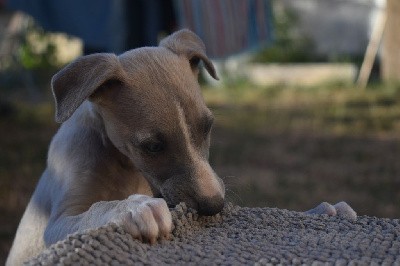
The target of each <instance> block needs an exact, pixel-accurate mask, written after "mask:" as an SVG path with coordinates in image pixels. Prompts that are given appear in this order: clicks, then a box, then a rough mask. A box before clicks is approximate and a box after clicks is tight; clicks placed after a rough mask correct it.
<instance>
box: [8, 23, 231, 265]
mask: <svg viewBox="0 0 400 266" xmlns="http://www.w3.org/2000/svg"><path fill="white" fill-rule="evenodd" d="M200 61H203V62H204V65H205V67H206V69H207V71H208V72H209V73H210V75H211V76H212V77H214V78H217V75H216V73H215V70H214V67H213V65H212V63H211V62H210V61H209V59H208V58H207V56H206V54H205V47H204V44H203V43H202V41H201V40H200V39H199V37H198V36H196V35H195V34H194V33H192V32H190V31H188V30H182V31H179V32H176V33H175V34H173V35H171V36H169V37H168V38H166V39H164V40H163V41H162V42H161V43H160V46H159V47H145V48H140V49H135V50H131V51H128V52H126V53H124V54H122V55H120V56H115V55H113V54H94V55H89V56H85V57H81V58H79V59H77V60H76V61H75V62H73V63H71V64H70V65H68V66H67V67H65V68H64V69H63V70H61V71H60V72H59V73H58V74H56V75H55V76H54V77H53V79H52V89H53V93H54V97H55V101H56V121H57V122H64V123H63V124H62V126H61V128H60V129H59V131H58V133H57V134H56V135H55V137H54V138H53V140H52V142H51V145H50V148H49V154H48V164H47V169H46V170H45V172H44V173H43V176H42V177H41V179H40V181H39V184H38V186H37V188H36V190H35V192H34V194H33V196H32V199H31V201H30V203H29V205H28V207H27V209H26V211H25V214H24V216H23V218H22V220H21V223H20V225H19V228H18V231H17V234H16V237H15V240H14V244H13V247H12V250H11V252H10V254H9V257H8V261H7V264H10V265H15V264H21V263H22V262H23V261H25V260H26V259H29V258H30V257H32V256H35V255H37V254H38V253H39V252H40V251H42V250H43V249H44V248H45V247H46V246H49V245H51V244H53V243H55V242H57V241H58V240H61V239H63V238H65V237H66V236H67V235H68V234H71V233H74V232H77V231H82V230H85V229H89V228H95V227H98V226H101V225H105V224H107V223H110V222H114V223H117V224H119V225H121V226H122V227H123V228H124V229H125V230H127V231H128V232H130V233H131V234H132V235H133V236H134V237H135V238H138V239H141V240H143V241H147V242H151V243H153V242H155V241H156V240H157V238H162V237H166V236H168V234H169V233H170V231H171V226H172V222H171V214H170V212H169V209H168V206H167V203H168V205H171V206H172V205H175V204H177V203H179V202H181V201H183V202H186V204H187V205H188V206H190V207H192V208H194V209H197V210H198V211H199V212H200V213H201V214H205V215H212V214H215V213H218V212H219V211H220V210H221V209H222V208H223V206H224V195H225V189H224V185H223V182H222V181H221V179H220V178H219V177H218V176H217V175H216V174H215V173H214V171H213V170H212V169H211V167H210V165H209V163H208V150H209V145H210V130H211V126H212V124H213V116H212V114H211V112H210V110H209V109H208V108H207V107H206V106H205V104H204V101H203V98H202V96H201V92H200V88H199V84H198V82H197V76H198V72H199V70H198V64H199V62H200ZM153 196H155V197H163V199H161V198H153ZM166 202H167V203H166Z"/></svg>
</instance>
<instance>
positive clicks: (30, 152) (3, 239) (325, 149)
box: [0, 85, 400, 263]
mask: <svg viewBox="0 0 400 266" xmlns="http://www.w3.org/2000/svg"><path fill="white" fill-rule="evenodd" d="M246 86H247V85H241V86H239V87H232V88H226V89H205V91H204V94H205V98H206V100H207V102H208V103H209V105H210V106H211V109H212V110H213V112H214V114H215V116H216V124H215V126H214V129H213V136H212V148H211V155H210V161H211V164H212V165H213V167H214V169H215V171H216V172H217V173H218V174H219V175H220V176H221V177H222V178H223V179H224V181H225V183H226V187H227V196H228V199H229V200H231V201H234V202H235V203H237V204H239V205H241V206H269V207H279V208H285V209H291V210H297V211H303V210H306V209H309V208H312V207H313V206H315V205H316V204H318V203H320V202H321V201H328V202H331V203H336V202H338V201H342V200H344V201H347V202H348V203H349V204H350V205H351V206H353V207H354V209H355V210H356V211H357V212H358V214H359V215H370V216H378V217H389V218H399V217H400V192H399V191H400V164H399V162H398V161H399V160H398V158H400V134H399V133H400V127H399V125H400V122H399V121H400V111H399V109H400V104H399V103H400V97H399V96H400V87H391V88H389V89H386V88H379V89H374V88H372V89H370V90H369V91H366V92H357V91H355V90H352V88H341V87H340V88H338V87H328V88H325V89H319V90H312V89H301V88H300V89H291V88H284V87H277V88H269V89H265V88H262V89H257V90H252V89H248V88H247V87H246ZM353 89H354V88H353ZM249 91H250V92H249ZM52 105H53V104H52V103H51V102H50V101H48V102H44V103H40V104H35V105H30V104H21V103H2V105H1V108H0V118H1V119H0V132H1V134H2V137H1V138H0V150H1V152H0V213H1V217H2V221H3V222H2V223H1V225H0V263H4V260H5V258H6V254H7V252H8V250H9V247H10V245H11V241H12V238H13V235H14V233H15V230H16V228H17V225H18V221H19V219H20V217H21V215H22V212H23V210H24V208H25V206H26V204H27V202H28V200H29V197H30V194H31V193H32V191H33V189H34V186H35V184H36V182H37V180H38V178H39V177H40V174H41V172H42V171H43V169H44V167H45V161H46V156H47V155H46V153H47V147H48V143H49V141H50V139H51V137H52V135H53V134H54V133H55V132H56V130H57V127H58V125H56V124H55V123H54V122H52V121H53V107H52Z"/></svg>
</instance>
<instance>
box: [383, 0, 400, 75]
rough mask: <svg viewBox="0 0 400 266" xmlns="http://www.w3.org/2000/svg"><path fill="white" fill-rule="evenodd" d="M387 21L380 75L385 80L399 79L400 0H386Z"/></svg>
mask: <svg viewBox="0 0 400 266" xmlns="http://www.w3.org/2000/svg"><path fill="white" fill-rule="evenodd" d="M386 10H387V23H386V29H385V34H384V37H383V50H382V62H381V76H382V79H383V80H384V81H386V82H388V81H389V82H393V81H394V82H399V81H400V1H399V0H387V7H386Z"/></svg>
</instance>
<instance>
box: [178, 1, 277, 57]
mask: <svg viewBox="0 0 400 266" xmlns="http://www.w3.org/2000/svg"><path fill="white" fill-rule="evenodd" d="M175 7H176V13H177V17H178V24H179V27H180V28H189V29H190V30H192V31H194V32H196V34H198V35H199V36H200V37H201V38H202V40H203V41H204V42H205V44H206V46H207V53H208V54H209V56H211V57H214V58H223V57H226V56H230V55H233V54H237V53H240V52H243V51H246V50H249V49H254V48H257V47H260V46H262V45H265V44H268V43H269V42H270V41H271V40H272V12H271V3H270V0H175Z"/></svg>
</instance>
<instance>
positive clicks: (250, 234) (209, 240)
mask: <svg viewBox="0 0 400 266" xmlns="http://www.w3.org/2000/svg"><path fill="white" fill-rule="evenodd" d="M172 217H173V222H174V230H173V232H172V235H173V237H172V240H163V241H161V242H159V243H157V244H155V245H149V244H144V243H140V242H139V241H137V240H134V239H132V237H131V236H130V235H129V234H127V233H126V232H124V230H123V229H122V228H120V227H117V226H116V225H113V224H111V225H108V226H104V227H101V228H98V229H93V230H88V231H85V232H83V233H78V234H73V235H70V236H68V237H67V238H66V239H65V240H63V241H60V242H58V243H56V244H54V245H52V246H51V247H49V248H48V249H47V250H45V251H44V252H43V253H41V254H40V255H39V256H37V257H36V258H34V259H32V260H30V261H29V262H28V263H27V264H28V265H54V264H60V263H61V264H63V265H69V264H79V265H85V264H92V265H93V264H94V265H132V264H135V265H144V264H151V265H165V264H172V265H189V264H204V265H216V264H226V265H254V264H256V265H275V264H283V265H288V264H290V265H301V264H306V265H311V264H312V265H348V264H350V265H366V264H368V265H370V264H373V265H374V264H376V265H399V266H400V220H398V219H382V218H375V217H368V216H361V217H358V218H357V220H356V221H351V220H348V219H346V218H344V217H329V216H327V215H306V214H303V213H299V212H293V211H288V210H281V209H275V208H244V207H238V206H234V205H232V204H226V206H225V208H224V210H223V211H222V212H221V213H220V214H217V215H215V216H212V217H201V216H198V215H197V214H196V213H195V212H194V211H193V210H190V209H187V208H186V206H185V205H184V204H180V205H178V206H176V207H175V209H173V210H172ZM326 263H327V264H326Z"/></svg>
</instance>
